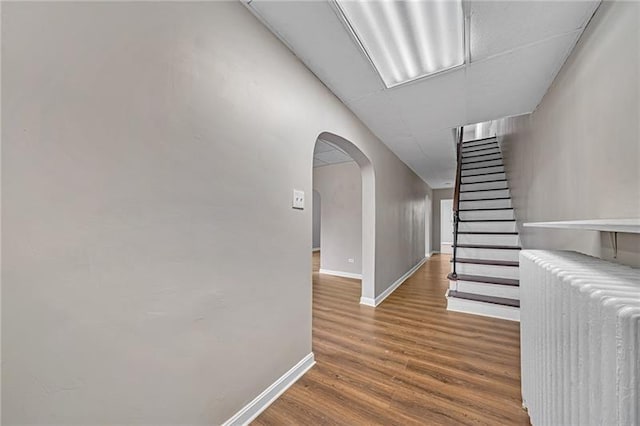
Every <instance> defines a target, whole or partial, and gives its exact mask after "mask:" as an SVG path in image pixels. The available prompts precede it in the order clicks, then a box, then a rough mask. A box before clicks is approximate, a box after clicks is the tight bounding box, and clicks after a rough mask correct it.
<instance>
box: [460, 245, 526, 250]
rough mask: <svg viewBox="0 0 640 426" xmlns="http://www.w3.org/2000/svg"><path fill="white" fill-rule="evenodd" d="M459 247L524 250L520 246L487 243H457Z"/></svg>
mask: <svg viewBox="0 0 640 426" xmlns="http://www.w3.org/2000/svg"><path fill="white" fill-rule="evenodd" d="M456 247H457V248H477V249H492V250H522V247H520V246H491V245H486V244H457V245H456Z"/></svg>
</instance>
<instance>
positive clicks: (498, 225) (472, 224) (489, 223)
mask: <svg viewBox="0 0 640 426" xmlns="http://www.w3.org/2000/svg"><path fill="white" fill-rule="evenodd" d="M467 231H472V232H473V231H475V232H484V231H495V232H515V231H516V222H515V220H495V219H490V220H461V221H459V222H458V232H467Z"/></svg>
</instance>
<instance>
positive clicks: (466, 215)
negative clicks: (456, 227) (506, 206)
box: [459, 207, 513, 220]
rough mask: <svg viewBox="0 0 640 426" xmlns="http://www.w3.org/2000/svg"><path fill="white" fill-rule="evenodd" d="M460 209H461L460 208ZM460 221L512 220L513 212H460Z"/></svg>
mask: <svg viewBox="0 0 640 426" xmlns="http://www.w3.org/2000/svg"><path fill="white" fill-rule="evenodd" d="M461 208H462V207H461ZM459 214H460V219H461V220H477V219H506V220H511V219H513V210H477V211H464V212H463V211H461V212H460V213H459Z"/></svg>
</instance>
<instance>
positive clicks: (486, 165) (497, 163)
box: [462, 160, 504, 172]
mask: <svg viewBox="0 0 640 426" xmlns="http://www.w3.org/2000/svg"><path fill="white" fill-rule="evenodd" d="M494 167H504V164H502V160H491V161H482V162H481V164H472V165H471V167H465V165H464V164H463V165H462V171H463V172H465V171H470V170H476V171H477V170H484V169H493V168H494Z"/></svg>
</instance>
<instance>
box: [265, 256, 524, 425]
mask: <svg viewBox="0 0 640 426" xmlns="http://www.w3.org/2000/svg"><path fill="white" fill-rule="evenodd" d="M319 262H320V256H319V254H318V253H315V254H314V255H313V351H314V353H315V357H316V361H317V364H316V365H315V366H314V367H313V368H312V369H311V370H310V371H309V372H308V373H307V374H306V375H305V376H304V377H302V378H301V379H300V380H298V382H297V383H296V384H294V385H293V386H292V387H291V388H290V389H289V390H288V391H287V392H285V393H284V394H283V395H282V396H281V397H280V398H279V399H278V400H277V401H276V402H274V403H273V404H272V405H271V406H270V407H269V408H268V409H267V410H266V411H265V412H264V413H262V414H261V415H260V416H259V417H258V418H257V419H256V421H255V422H254V423H253V424H255V425H269V424H271V425H275V424H350V425H358V424H386V425H389V424H402V425H407V424H528V417H527V415H526V413H525V412H524V411H523V410H522V408H521V399H520V364H519V347H520V346H519V323H517V322H510V321H503V320H498V319H491V318H485V317H479V316H474V315H467V314H461V313H456V312H447V310H446V299H445V296H444V295H445V291H446V289H447V280H446V274H447V272H448V271H449V268H450V263H449V256H445V255H435V256H433V257H431V259H429V260H428V261H427V262H426V263H425V264H424V265H423V266H422V267H421V268H420V269H419V270H418V271H417V272H416V273H415V274H414V275H413V276H412V277H411V278H410V279H408V280H407V281H406V282H405V283H404V284H403V285H402V286H400V287H399V288H398V289H397V290H396V291H395V292H394V293H393V294H392V295H391V296H389V298H388V299H387V300H386V301H385V302H383V303H382V304H381V305H380V306H379V307H378V308H375V309H374V308H370V307H366V306H362V305H359V304H358V298H359V296H360V282H359V281H357V280H352V279H346V278H339V277H333V276H329V275H320V274H318V269H319Z"/></svg>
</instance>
